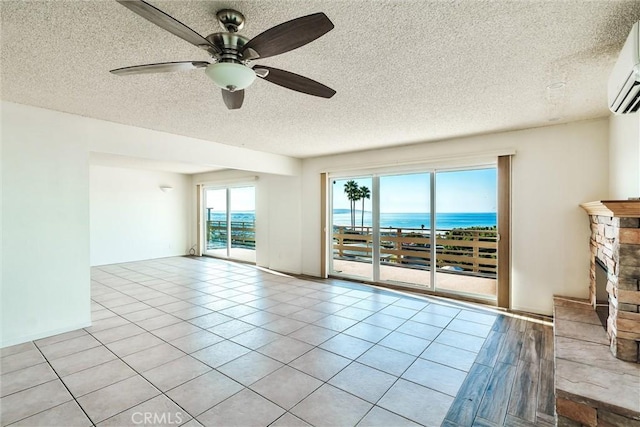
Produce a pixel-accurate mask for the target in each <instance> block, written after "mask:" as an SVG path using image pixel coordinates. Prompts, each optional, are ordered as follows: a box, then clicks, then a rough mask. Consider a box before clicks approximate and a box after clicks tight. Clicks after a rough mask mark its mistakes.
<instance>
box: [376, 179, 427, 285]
mask: <svg viewBox="0 0 640 427" xmlns="http://www.w3.org/2000/svg"><path fill="white" fill-rule="evenodd" d="M379 182H380V187H379V194H380V209H379V214H378V216H379V218H380V280H381V281H391V282H403V283H410V284H414V285H417V286H423V287H427V288H431V264H432V256H431V174H430V173H420V174H403V175H386V176H380V177H379Z"/></svg>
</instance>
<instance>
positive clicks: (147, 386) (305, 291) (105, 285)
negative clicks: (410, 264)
mask: <svg viewBox="0 0 640 427" xmlns="http://www.w3.org/2000/svg"><path fill="white" fill-rule="evenodd" d="M203 261H204V262H203ZM496 317H497V316H496V315H495V314H493V313H491V312H485V311H482V310H480V309H479V310H473V309H471V308H469V307H468V306H466V305H458V304H455V303H451V304H448V303H446V302H443V301H442V300H432V299H426V298H423V299H421V298H413V297H410V296H403V295H401V294H398V293H393V292H389V291H384V290H376V289H374V288H370V287H367V286H363V285H358V284H354V283H348V282H337V283H336V282H331V283H330V282H326V283H319V282H315V281H306V280H301V279H297V278H293V277H289V276H285V275H279V274H274V273H272V272H267V271H264V270H261V269H258V268H256V267H254V266H250V265H243V264H236V263H231V262H226V261H222V260H214V259H206V260H197V259H191V258H166V259H160V260H152V261H143V262H134V263H126V264H117V265H110V266H104V267H96V268H93V269H92V319H93V324H92V326H91V327H89V328H86V329H81V330H76V331H72V332H68V333H65V334H61V335H56V336H52V337H49V338H45V339H41V340H37V341H35V342H29V343H25V344H20V345H17V346H13V347H9V348H4V349H2V350H1V353H0V354H1V356H2V359H1V372H2V380H1V388H0V389H1V399H0V405H1V406H0V408H1V415H0V424H1V425H3V426H4V425H11V426H19V425H26V426H35V425H46V426H91V425H98V426H127V425H185V426H189V427H191V426H199V425H204V426H268V425H271V426H306V425H314V426H323V425H324V426H355V425H358V426H413V425H426V426H439V425H441V424H442V423H443V421H444V419H445V416H446V415H447V412H448V411H449V408H450V407H451V405H452V403H453V401H454V398H455V397H456V394H457V393H458V390H459V389H460V387H461V385H462V384H463V382H464V381H465V378H466V377H467V374H468V372H469V371H470V369H471V367H472V365H473V364H474V361H475V359H476V356H477V354H478V352H480V350H481V348H482V347H483V344H484V343H485V341H486V339H487V337H488V336H489V334H490V332H491V328H492V325H493V324H494V322H495V320H496ZM447 425H451V424H447Z"/></svg>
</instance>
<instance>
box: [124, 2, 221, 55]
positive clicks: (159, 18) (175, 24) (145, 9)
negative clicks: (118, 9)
mask: <svg viewBox="0 0 640 427" xmlns="http://www.w3.org/2000/svg"><path fill="white" fill-rule="evenodd" d="M116 1H117V2H118V3H120V4H121V5H123V6H124V7H126V8H127V9H129V10H131V11H132V12H134V13H137V14H138V15H140V16H142V17H143V18H144V19H146V20H148V21H150V22H153V23H154V24H156V25H157V26H158V27H160V28H162V29H164V30H167V31H169V32H170V33H171V34H174V35H176V36H178V37H180V38H181V39H183V40H186V41H188V42H189V43H191V44H192V45H195V46H197V47H199V48H201V49H204V50H206V51H207V52H209V53H210V54H211V55H218V54H221V53H222V52H220V49H218V48H217V47H215V46H214V45H212V44H211V43H209V42H208V41H207V39H205V38H204V37H202V36H201V35H200V34H198V33H196V32H195V31H193V30H192V29H191V28H189V27H187V26H186V25H184V24H183V23H182V22H180V21H178V20H177V19H175V18H173V17H171V16H169V15H167V14H166V13H164V12H163V11H161V10H160V9H158V8H156V7H154V6H151V5H150V4H149V3H146V2H144V1H142V0H116Z"/></svg>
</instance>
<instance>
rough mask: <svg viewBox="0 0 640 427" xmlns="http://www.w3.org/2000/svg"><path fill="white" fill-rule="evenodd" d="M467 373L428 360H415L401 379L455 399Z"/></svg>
mask: <svg viewBox="0 0 640 427" xmlns="http://www.w3.org/2000/svg"><path fill="white" fill-rule="evenodd" d="M466 377H467V373H466V372H463V371H460V370H458V369H454V368H450V367H448V366H445V365H441V364H439V363H435V362H431V361H429V360H423V359H417V360H416V361H415V362H414V363H413V365H411V367H409V369H407V370H406V372H405V373H404V374H402V378H404V379H406V380H409V381H413V382H414V383H417V384H420V385H422V386H425V387H429V388H430V389H433V390H436V391H439V392H442V393H445V394H448V395H449V396H451V397H455V396H456V394H458V390H460V387H461V386H462V383H463V382H464V379H465V378H466Z"/></svg>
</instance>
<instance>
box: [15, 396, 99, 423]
mask: <svg viewBox="0 0 640 427" xmlns="http://www.w3.org/2000/svg"><path fill="white" fill-rule="evenodd" d="M92 425H93V424H92V423H91V420H89V418H87V416H86V414H85V413H84V412H83V411H82V409H80V406H78V403H76V401H75V400H72V401H70V402H66V403H63V404H62V405H58V406H56V407H53V408H51V409H47V410H46V411H43V412H40V413H38V414H36V415H32V416H30V417H29V418H25V419H23V420H21V421H18V422H17V423H15V424H11V427H19V426H20V427H54V426H64V427H88V426H92Z"/></svg>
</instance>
